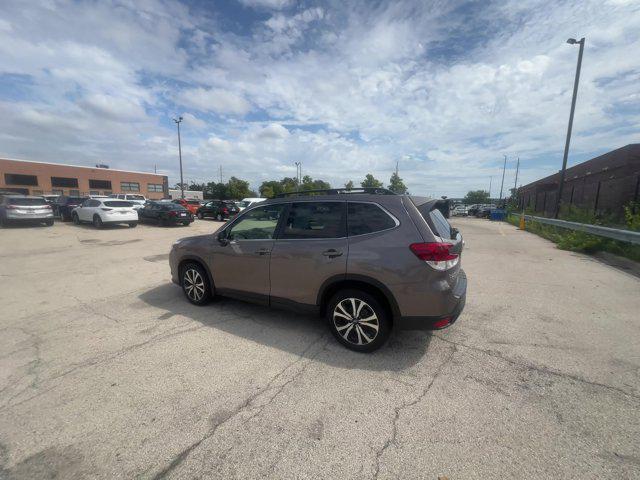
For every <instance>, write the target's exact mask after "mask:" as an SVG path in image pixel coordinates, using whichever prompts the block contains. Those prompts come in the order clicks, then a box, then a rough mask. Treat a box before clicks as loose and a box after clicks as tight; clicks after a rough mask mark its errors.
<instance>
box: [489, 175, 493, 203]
mask: <svg viewBox="0 0 640 480" xmlns="http://www.w3.org/2000/svg"><path fill="white" fill-rule="evenodd" d="M492 183H493V177H489V203H491V184H492Z"/></svg>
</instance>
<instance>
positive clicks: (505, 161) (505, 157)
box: [499, 155, 507, 202]
mask: <svg viewBox="0 0 640 480" xmlns="http://www.w3.org/2000/svg"><path fill="white" fill-rule="evenodd" d="M506 169H507V156H506V155H505V156H504V165H502V183H501V184H500V200H499V202H502V188H503V187H504V171H505V170H506Z"/></svg>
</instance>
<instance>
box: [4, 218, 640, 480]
mask: <svg viewBox="0 0 640 480" xmlns="http://www.w3.org/2000/svg"><path fill="white" fill-rule="evenodd" d="M453 223H454V225H455V226H457V227H458V228H459V229H460V231H461V232H462V234H463V236H464V237H465V239H466V250H465V253H464V256H463V266H464V268H465V270H466V272H467V276H468V279H469V291H468V298H467V306H466V309H465V311H464V313H463V314H462V316H461V317H460V319H459V321H458V322H457V323H456V324H455V325H454V326H452V327H451V328H450V329H448V330H443V331H438V332H434V333H433V334H430V333H428V332H399V333H396V334H395V335H394V336H393V338H392V339H391V341H390V342H389V343H388V344H387V345H386V346H385V347H383V348H382V349H381V350H379V351H377V352H375V353H373V354H368V355H367V354H359V353H355V352H352V351H349V350H346V349H345V348H343V347H342V346H340V345H339V344H338V343H337V342H336V341H335V340H334V339H333V337H331V335H330V333H329V332H328V330H327V329H325V327H324V325H323V322H322V320H321V319H318V318H314V317H307V316H301V315H299V314H294V313H289V312H284V311H277V310H267V309H265V308H263V307H259V306H253V305H249V304H245V303H241V302H238V301H234V300H220V301H217V302H215V303H213V304H211V305H209V306H206V307H201V308H198V307H195V306H193V305H191V304H189V303H188V302H187V301H186V300H185V299H184V298H183V295H182V292H181V291H180V289H179V288H178V287H177V286H175V285H173V284H171V282H170V278H169V267H168V261H167V258H168V252H169V248H170V245H171V244H172V242H173V241H174V240H175V239H177V238H180V237H182V236H187V235H193V234H198V233H210V232H213V231H214V230H215V229H216V228H217V226H218V225H220V224H219V223H217V222H214V221H206V220H205V221H202V220H198V221H196V222H194V223H193V224H192V225H191V226H189V227H174V228H160V227H157V226H149V225H140V226H138V227H137V228H134V229H132V228H128V227H126V226H125V227H122V228H120V227H112V228H107V229H103V230H96V229H94V228H93V227H92V226H89V225H86V226H75V225H72V224H61V223H60V222H56V224H55V225H54V226H53V227H50V228H46V227H34V228H8V229H4V230H1V231H0V261H1V263H0V265H1V269H0V298H1V302H2V315H1V319H0V332H2V333H1V334H0V479H3V480H4V479H39V478H53V477H56V478H65V479H66V478H104V479H107V478H108V479H111V478H132V477H136V478H138V477H139V478H225V479H226V478H344V479H347V478H353V479H360V478H362V479H365V478H404V479H408V478H416V479H418V478H420V479H434V480H435V479H437V478H439V477H445V476H446V477H447V478H449V479H451V480H452V479H468V478H483V479H489V478H534V479H539V478H576V479H584V478H616V479H618V478H640V453H639V452H638V444H639V440H640V415H638V411H639V407H640V380H639V372H640V316H639V314H638V312H640V279H639V278H637V277H636V276H633V275H631V274H629V273H627V272H625V271H622V270H619V269H616V268H614V267H611V266H609V265H606V264H604V263H601V262H600V261H598V260H596V259H593V258H591V257H588V256H584V255H580V254H575V253H570V252H565V251H560V250H558V249H556V248H555V246H554V245H553V244H552V243H550V242H547V241H546V240H543V239H541V238H539V237H536V236H534V235H532V234H530V233H527V232H521V231H519V230H517V229H515V228H514V227H512V226H510V225H508V224H504V223H494V222H489V221H486V220H479V219H472V218H468V219H467V218H461V219H455V220H454V221H453Z"/></svg>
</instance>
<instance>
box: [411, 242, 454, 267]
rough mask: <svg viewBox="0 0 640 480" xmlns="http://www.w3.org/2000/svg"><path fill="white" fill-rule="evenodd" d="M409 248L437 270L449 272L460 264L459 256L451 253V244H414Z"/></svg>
mask: <svg viewBox="0 0 640 480" xmlns="http://www.w3.org/2000/svg"><path fill="white" fill-rule="evenodd" d="M409 248H410V249H411V251H412V252H413V254H414V255H415V256H416V257H418V258H419V259H420V260H423V261H425V262H426V263H427V264H428V265H429V266H431V267H432V268H434V269H435V270H441V271H444V270H448V269H450V268H452V267H455V266H456V265H457V264H458V260H459V255H458V254H457V253H452V252H451V249H452V248H453V244H451V243H438V242H430V243H412V244H411V245H409Z"/></svg>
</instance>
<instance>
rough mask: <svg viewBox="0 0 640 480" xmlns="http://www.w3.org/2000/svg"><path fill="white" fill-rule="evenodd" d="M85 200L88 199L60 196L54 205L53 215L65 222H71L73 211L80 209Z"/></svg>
mask: <svg viewBox="0 0 640 480" xmlns="http://www.w3.org/2000/svg"><path fill="white" fill-rule="evenodd" d="M85 200H86V197H69V196H67V195H60V196H59V197H58V199H57V200H56V202H55V203H54V204H53V205H52V207H53V214H54V215H55V216H57V217H60V220H62V221H63V222H70V221H71V212H72V211H73V209H74V208H76V207H79V206H80V205H81V204H82V202H84V201H85Z"/></svg>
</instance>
